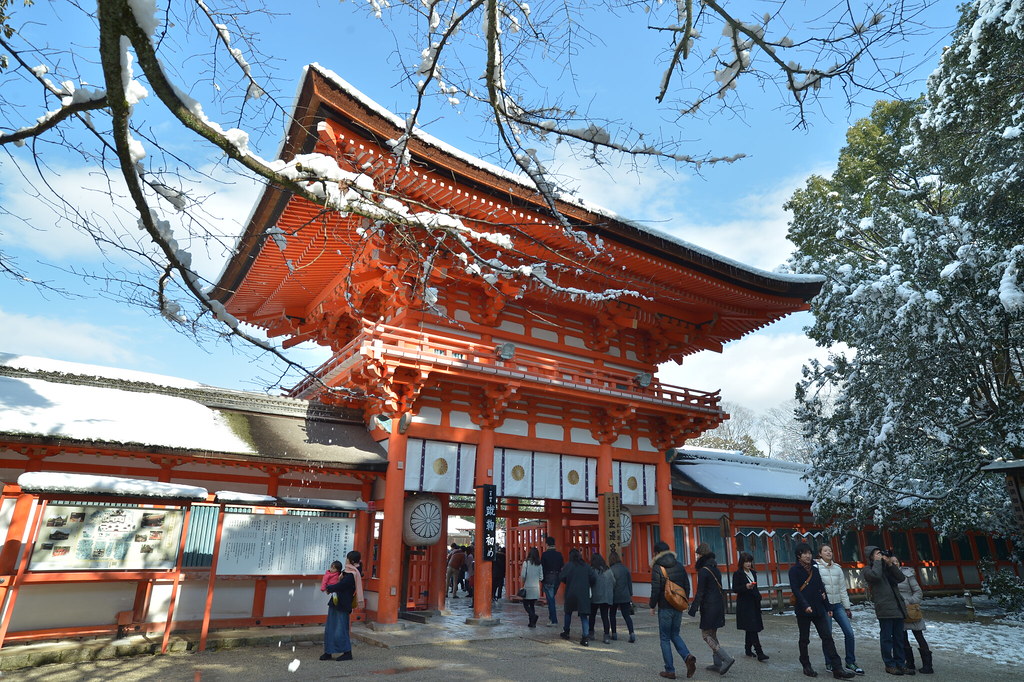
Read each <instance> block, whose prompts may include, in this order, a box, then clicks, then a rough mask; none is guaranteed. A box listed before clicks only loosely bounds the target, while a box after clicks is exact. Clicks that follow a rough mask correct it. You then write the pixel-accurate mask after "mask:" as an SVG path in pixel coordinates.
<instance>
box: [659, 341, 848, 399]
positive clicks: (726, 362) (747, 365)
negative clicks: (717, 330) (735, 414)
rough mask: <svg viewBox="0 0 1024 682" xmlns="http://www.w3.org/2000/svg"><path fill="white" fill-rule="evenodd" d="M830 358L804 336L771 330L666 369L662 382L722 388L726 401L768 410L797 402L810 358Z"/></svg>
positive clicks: (826, 352) (712, 388) (698, 387)
mask: <svg viewBox="0 0 1024 682" xmlns="http://www.w3.org/2000/svg"><path fill="white" fill-rule="evenodd" d="M827 356H828V350H827V349H824V348H819V347H818V346H816V345H815V344H814V341H812V340H811V339H809V338H808V337H807V336H805V335H803V334H799V333H793V332H783V333H771V332H770V331H767V330H766V331H761V332H758V333H756V334H751V335H750V336H746V337H744V338H742V339H740V340H739V341H734V342H732V343H730V344H728V345H726V347H725V350H724V351H723V352H722V353H712V352H708V351H704V352H702V353H698V354H697V355H695V356H691V357H688V358H686V359H685V360H684V361H683V365H682V366H679V365H676V364H674V363H669V364H665V365H662V366H661V367H660V369H659V371H658V378H659V379H660V380H661V381H663V382H665V383H667V384H672V385H675V386H685V387H686V388H691V389H695V390H699V391H716V390H719V389H720V390H721V391H722V393H721V395H722V399H723V400H725V401H727V402H730V403H736V404H738V405H742V406H743V407H748V408H750V409H752V410H754V411H755V412H763V411H765V410H767V409H770V408H773V407H777V406H778V405H779V404H781V403H784V402H786V401H788V400H792V399H793V396H794V387H795V386H796V383H797V382H798V381H799V380H800V369H801V367H802V366H803V365H804V363H806V362H807V360H808V359H810V358H818V359H821V360H825V359H826V357H827Z"/></svg>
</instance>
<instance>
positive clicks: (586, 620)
mask: <svg viewBox="0 0 1024 682" xmlns="http://www.w3.org/2000/svg"><path fill="white" fill-rule="evenodd" d="M572 613H573V612H572V611H570V610H569V609H566V610H565V627H564V628H562V631H563V632H569V624H570V623H572ZM579 616H580V627H581V628H583V638H584V639H586V638H587V637H589V636H590V617H589V615H588V614H586V613H582V612H581V613H580V614H579Z"/></svg>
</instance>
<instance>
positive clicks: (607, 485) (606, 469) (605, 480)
mask: <svg viewBox="0 0 1024 682" xmlns="http://www.w3.org/2000/svg"><path fill="white" fill-rule="evenodd" d="M610 492H612V444H611V442H610V441H609V442H604V441H602V442H601V444H600V445H599V446H598V448H597V528H598V540H597V542H598V548H599V550H600V552H601V556H603V557H604V560H605V561H608V533H607V532H606V529H607V528H608V510H607V509H606V506H605V503H606V500H605V497H604V495H603V493H610Z"/></svg>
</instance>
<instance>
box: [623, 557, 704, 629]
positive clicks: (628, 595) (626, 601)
mask: <svg viewBox="0 0 1024 682" xmlns="http://www.w3.org/2000/svg"><path fill="white" fill-rule="evenodd" d="M608 565H609V567H610V569H611V572H612V574H613V575H614V576H615V592H614V594H612V613H611V616H612V640H616V639H618V638H619V636H618V634H617V633H616V632H615V612H616V611H618V612H621V613H622V620H624V621H625V622H626V627H627V628H629V643H630V644H632V643H633V642H635V641H636V633H635V632H634V630H633V576H631V575H630V574H629V569H628V568H626V565H625V564H623V563H622V559H621V558H620V557H619V553H618V552H616V551H615V550H614V549H613V550H612V551H610V552H608ZM687 591H689V590H687Z"/></svg>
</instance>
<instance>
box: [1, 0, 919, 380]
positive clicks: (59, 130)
mask: <svg viewBox="0 0 1024 682" xmlns="http://www.w3.org/2000/svg"><path fill="white" fill-rule="evenodd" d="M925 6H926V3H925V2H923V0H920V1H915V0H910V1H908V0H877V1H866V2H856V3H840V4H837V5H833V6H830V7H829V8H827V9H822V10H820V11H818V10H817V9H816V10H815V12H814V13H812V14H809V13H807V12H804V11H803V10H802V9H801V8H800V7H799V6H797V7H795V8H791V7H788V6H787V4H786V3H785V2H779V1H778V0H762V1H760V2H757V1H751V2H739V1H738V0H701V1H700V2H690V1H689V0H687V1H684V2H677V3H667V4H666V3H661V2H651V3H647V2H644V3H638V2H632V1H627V2H619V1H618V0H613V1H612V2H610V3H607V4H606V5H605V4H602V5H601V6H599V7H597V8H591V7H589V6H587V5H586V4H585V3H577V2H572V1H568V2H553V3H541V4H539V5H537V6H530V5H529V4H527V3H525V2H509V1H507V0H468V1H466V0H463V1H459V0H422V1H421V0H397V1H396V2H391V3H387V2H378V1H377V0H369V3H368V4H367V5H363V4H357V5H355V10H356V11H358V12H365V11H366V10H367V9H368V10H369V12H370V13H371V14H373V15H376V17H378V18H380V19H381V20H383V21H386V22H387V25H388V26H389V28H390V29H391V30H392V31H393V32H394V33H395V35H396V36H398V35H399V33H404V32H408V33H409V34H410V35H411V36H412V39H411V40H409V41H406V40H402V41H401V42H400V43H399V52H398V57H399V59H400V60H401V67H400V68H401V73H400V74H399V76H400V78H401V79H402V80H403V81H404V83H405V86H406V87H407V91H408V93H409V98H410V102H411V106H410V107H409V108H408V109H407V111H408V112H409V113H408V115H407V118H406V135H404V136H402V137H401V138H399V139H396V140H394V143H393V152H394V154H395V156H396V158H397V159H398V160H399V161H400V162H401V163H406V162H408V154H407V153H406V142H407V140H408V139H409V135H410V134H411V133H412V132H413V131H414V130H417V129H419V128H420V127H421V126H423V125H425V124H424V121H429V120H430V119H431V115H432V114H431V111H430V109H429V107H430V106H431V105H432V104H433V103H436V102H440V104H441V106H446V107H452V106H456V107H459V108H460V110H464V111H465V112H467V113H473V112H476V113H479V114H481V115H482V116H483V117H484V118H485V119H487V120H489V121H490V124H491V129H492V130H493V132H494V139H495V141H496V142H497V143H498V144H497V145H496V146H497V148H498V149H499V150H501V151H500V152H499V154H500V159H499V160H500V161H503V162H504V164H505V165H506V166H507V167H510V168H513V169H516V170H518V171H519V172H521V173H523V174H525V175H526V176H528V177H529V178H530V179H531V180H532V182H533V184H534V185H535V186H536V188H537V191H538V193H539V195H540V196H541V197H543V198H544V199H545V200H546V202H547V204H548V206H549V207H550V209H551V211H552V213H553V215H554V217H555V218H556V220H559V221H561V226H562V229H563V230H564V231H565V233H566V234H567V235H569V236H571V237H572V238H573V239H574V242H575V243H578V244H579V248H580V249H581V250H582V251H583V252H587V251H589V252H590V253H597V252H599V251H600V250H601V244H600V243H598V242H597V241H596V240H593V239H591V238H589V237H588V236H587V235H582V234H580V233H578V232H577V231H576V230H575V229H574V228H573V226H572V225H570V224H569V221H568V220H566V219H565V218H564V217H563V216H561V215H560V214H559V212H558V210H557V208H556V204H555V199H556V198H557V197H558V196H559V193H560V192H561V188H560V187H559V185H558V183H557V178H556V177H555V176H554V175H553V174H552V173H551V172H549V170H548V168H547V166H546V164H547V163H548V161H547V159H548V158H550V150H551V149H552V148H554V147H555V146H557V145H568V146H570V147H573V148H574V149H576V150H577V151H578V153H580V154H583V155H586V156H588V157H589V158H592V159H593V160H594V161H595V162H597V163H600V162H603V161H604V160H606V159H607V158H609V156H614V155H624V156H625V157H627V158H641V159H642V158H653V159H655V160H658V161H660V162H663V163H667V164H682V165H685V166H689V167H693V168H697V169H700V168H703V167H707V166H709V165H712V164H716V163H724V162H732V161H735V160H737V159H738V158H740V157H742V153H732V152H730V153H728V154H725V155H719V156H715V155H711V154H705V153H703V152H693V151H691V150H690V149H689V147H690V146H692V144H693V143H692V142H687V141H685V140H684V139H683V138H684V136H683V135H682V134H680V136H679V138H680V139H671V138H669V139H660V138H659V137H658V136H657V135H654V134H652V133H651V132H649V131H641V130H635V129H634V128H633V127H631V126H630V125H629V124H628V123H616V122H615V119H614V117H612V116H609V117H607V118H602V117H601V116H599V115H596V114H591V113H590V112H589V111H588V110H587V108H586V107H585V106H583V105H581V104H577V103H574V102H572V101H566V100H568V99H569V97H571V96H572V95H573V94H575V93H576V92H578V90H577V89H576V88H574V87H573V85H572V84H570V85H569V86H568V87H565V84H564V83H557V82H555V81H556V80H557V78H555V77H552V80H551V82H549V81H547V80H545V78H546V77H547V76H549V75H550V74H558V77H561V75H562V74H565V73H571V72H572V56H573V54H574V50H575V46H576V45H577V44H578V42H579V41H581V40H595V41H597V40H600V38H601V36H594V35H591V34H590V33H589V29H588V26H589V25H590V24H589V22H591V21H592V17H593V16H594V15H593V14H592V13H593V12H607V11H609V10H611V11H614V12H621V13H623V14H624V15H626V16H627V17H628V18H629V19H630V20H636V19H637V18H639V19H640V21H642V22H645V23H647V25H648V27H649V28H650V29H651V31H652V32H653V33H654V34H655V35H657V36H659V37H664V39H665V40H666V43H667V45H666V55H665V61H664V63H663V64H661V65H660V71H659V72H658V73H653V74H649V75H648V74H638V77H648V76H649V78H650V80H651V83H652V85H651V94H652V101H653V100H656V101H657V102H659V103H661V105H662V106H664V107H665V108H666V111H667V113H668V115H669V116H670V117H674V118H677V119H679V120H681V121H685V120H686V119H687V118H688V117H693V116H699V115H712V114H713V113H714V111H715V108H714V104H715V103H716V102H717V103H720V106H725V107H732V106H739V105H738V104H737V102H738V100H737V99H736V92H735V89H736V88H737V85H738V84H740V83H744V82H747V81H750V82H751V84H752V85H754V86H761V87H763V86H764V85H765V84H767V83H774V84H775V85H776V86H777V87H778V89H779V91H780V93H781V98H782V100H783V101H784V102H786V103H788V104H790V105H791V106H792V107H794V109H795V112H796V114H795V115H796V121H797V122H798V123H802V122H804V120H805V115H806V112H807V109H808V106H809V105H810V104H811V103H812V102H813V101H814V99H815V97H817V96H818V94H819V93H820V92H823V91H824V86H826V85H828V84H829V83H832V82H835V83H837V84H839V85H840V86H841V87H842V88H843V89H844V91H845V92H847V93H850V92H855V91H858V90H861V89H869V90H879V91H886V89H887V88H890V87H894V86H895V84H897V83H898V82H899V78H900V75H899V74H900V66H901V65H900V62H899V60H898V57H899V56H900V55H899V46H898V42H899V40H900V39H901V38H902V37H904V36H905V35H907V34H912V33H915V32H919V31H921V30H923V28H922V26H921V25H920V24H918V23H917V19H918V16H919V14H920V12H921V11H922V10H923V8H924V7H925ZM352 7H353V6H352V5H349V4H346V5H344V6H340V7H334V8H331V7H328V6H327V5H323V6H317V7H316V8H312V9H310V10H309V11H310V12H311V13H312V12H316V13H317V16H316V20H317V21H329V20H331V17H332V16H337V14H338V13H340V12H349V11H352ZM791 9H792V10H795V12H794V13H792V15H791ZM295 11H300V10H295ZM801 12H803V14H804V16H800V14H801ZM273 21H274V17H273V14H272V6H270V5H264V4H263V3H261V2H259V0H252V2H220V1H218V0H186V1H184V2H172V3H156V2H155V0H98V2H96V3H95V4H82V3H78V2H73V1H71V0H57V1H55V2H52V3H45V4H35V5H33V3H32V2H31V1H30V0H23V1H22V3H18V2H17V0H0V29H2V35H0V74H2V76H3V79H4V81H3V84H4V88H3V90H2V92H3V94H0V105H3V106H0V147H3V149H4V152H5V153H6V154H7V155H8V158H9V159H10V161H11V167H12V168H14V169H15V170H14V172H18V171H22V169H23V168H26V167H31V166H33V165H34V166H35V169H36V171H38V173H39V178H40V179H39V180H37V181H35V184H34V186H33V187H32V192H33V197H34V199H35V200H36V201H38V202H39V203H40V204H45V205H47V206H49V207H50V208H51V209H52V211H53V213H54V215H55V218H54V221H57V222H62V223H67V224H70V225H72V226H74V227H75V228H77V229H78V230H80V231H82V232H84V233H85V234H87V235H89V237H90V238H91V239H92V240H94V241H95V243H96V244H97V245H98V247H99V248H100V249H101V250H103V251H104V253H106V254H109V255H110V256H111V263H110V265H109V266H108V267H109V269H108V270H107V271H106V272H101V273H95V274H94V273H89V274H88V275H87V276H88V277H91V278H92V280H93V281H94V282H98V283H99V286H103V287H106V288H107V289H108V290H110V289H113V291H112V292H111V293H113V294H114V295H117V296H119V297H120V298H122V299H126V300H128V301H130V302H133V303H138V304H142V305H144V306H147V307H149V308H151V309H153V310H154V311H156V312H158V313H159V314H162V315H164V316H165V317H166V318H167V319H168V320H170V321H172V322H173V323H174V324H178V325H181V326H183V327H185V328H188V329H189V330H191V331H192V332H193V333H195V334H197V335H198V334H201V333H202V330H203V329H208V327H204V326H203V323H204V322H207V321H214V320H215V321H217V322H219V323H222V325H223V326H221V327H218V328H219V329H220V330H221V333H224V334H226V335H229V336H234V337H240V338H243V339H246V340H247V341H249V342H251V343H254V344H257V345H259V346H260V347H261V348H264V349H265V350H267V351H268V352H271V353H273V354H275V355H277V356H278V358H279V359H280V360H282V361H284V362H285V363H286V365H288V364H290V365H294V363H293V362H292V361H290V360H289V359H288V357H287V356H286V355H284V354H283V353H282V352H281V351H280V349H279V348H277V347H274V346H271V345H270V344H267V343H266V342H264V341H261V340H260V339H258V338H254V337H251V336H249V335H248V333H247V332H246V331H245V330H244V329H243V328H241V327H240V326H239V325H238V322H237V320H234V319H233V318H231V316H230V315H228V314H227V313H226V312H225V311H224V310H223V308H222V307H219V304H217V302H216V301H213V300H211V298H210V297H209V296H208V294H207V290H208V288H209V286H210V282H209V281H207V280H206V279H204V277H203V275H202V274H201V273H200V268H199V267H197V266H196V265H194V263H193V260H194V259H196V258H197V257H198V252H199V251H200V250H206V249H209V250H211V251H212V252H215V256H211V257H210V258H211V259H212V258H223V255H224V252H225V250H227V249H230V248H231V235H227V234H224V233H223V231H222V230H220V229H219V227H218V226H216V225H215V221H214V218H215V216H211V215H210V214H208V213H206V212H205V210H204V204H206V199H208V197H209V196H210V194H211V192H216V191H218V190H219V189H223V188H224V187H225V186H226V185H228V184H229V183H230V182H231V180H232V178H231V175H230V174H231V173H236V174H239V175H241V176H244V177H247V178H250V179H256V180H257V181H259V182H261V183H269V184H272V185H274V186H278V187H281V188H284V189H286V190H288V191H290V192H292V193H294V194H295V195H298V196H301V197H303V198H305V199H307V200H309V201H312V202H315V203H317V204H319V205H321V206H323V208H324V210H325V211H337V212H342V213H346V214H354V215H360V216H364V217H366V218H367V219H369V220H370V221H385V222H387V223H390V224H394V225H396V226H397V227H398V229H399V231H404V232H405V233H407V235H408V238H409V239H415V240H418V241H422V240H427V241H432V242H436V244H438V245H440V244H442V243H444V244H446V245H447V244H459V245H461V248H462V249H463V252H464V254H463V255H466V258H465V261H464V262H465V263H466V268H467V271H468V272H471V273H475V274H476V275H478V276H479V277H480V279H481V287H485V286H488V282H489V281H490V280H489V279H488V277H490V276H491V275H492V274H493V273H492V272H491V271H493V270H495V268H497V269H498V270H500V271H503V270H508V271H517V272H522V273H527V274H525V275H524V276H527V277H531V276H532V277H533V278H534V280H535V281H534V282H533V284H534V285H537V286H547V285H548V283H547V282H546V281H544V278H545V268H544V267H543V266H539V267H531V268H527V269H525V270H524V269H522V268H520V267H519V266H520V265H521V264H520V263H517V262H514V260H511V259H514V257H515V254H516V252H517V250H516V249H505V250H504V251H503V253H504V254H505V257H506V258H507V259H510V260H509V261H508V262H504V263H497V264H495V263H491V262H484V261H483V260H482V259H481V258H480V257H478V256H476V255H475V254H476V250H474V249H473V248H472V243H471V242H472V241H474V240H481V241H493V240H494V239H495V238H496V236H497V235H496V233H479V232H474V231H471V230H466V229H465V225H464V224H463V223H462V221H461V218H460V216H458V215H453V214H445V215H440V214H437V213H434V212H432V211H422V210H420V211H411V210H408V207H405V205H404V204H402V203H401V199H402V197H401V196H398V195H397V193H396V192H394V188H392V187H389V186H384V185H383V184H378V183H374V182H372V181H370V179H369V178H368V177H366V176H360V175H354V174H351V173H345V172H342V171H341V170H340V169H339V167H338V165H337V163H335V162H334V160H333V159H332V158H329V157H323V156H316V155H311V156H309V157H307V158H302V159H291V160H288V162H287V163H286V162H284V161H278V160H275V159H273V157H272V156H270V155H272V154H273V153H274V150H275V149H276V147H275V146H273V145H276V143H277V139H276V133H275V132H274V131H277V130H279V129H280V128H279V127H278V126H279V124H280V123H281V122H282V119H286V118H287V117H288V116H289V112H290V109H289V107H288V105H287V102H285V103H282V102H281V100H280V99H279V96H278V92H279V90H278V88H277V87H276V81H275V76H274V74H273V72H272V70H270V68H269V63H270V62H271V61H272V59H271V58H270V56H268V55H266V54H264V53H263V52H262V51H261V43H260V41H259V39H258V33H257V32H258V31H259V30H266V31H273V30H275V29H274V24H273ZM69 27H74V28H73V29H70V28H69ZM67 31H70V32H71V35H69V34H68V33H67ZM889 57H891V58H894V60H893V61H889V60H888V59H887V58H889ZM855 66H856V69H855ZM293 82H294V78H293V76H292V75H290V74H289V78H288V85H286V86H285V87H286V90H287V91H290V89H291V87H292V86H291V83H293ZM199 84H202V87H199ZM560 93H561V94H560ZM229 122H230V123H229ZM680 127H682V124H681V125H680ZM183 136H184V137H183ZM261 144H262V145H263V146H264V147H266V146H267V145H270V147H269V151H267V150H264V151H263V152H262V155H261V152H260V147H261ZM545 149H548V150H549V151H548V156H545V154H544V151H543V150H545ZM74 156H77V159H73V158H71V157H74ZM70 163H78V164H81V163H85V164H86V166H87V168H89V169H90V170H91V171H94V172H95V174H96V175H97V176H99V177H101V178H103V180H104V182H105V183H106V190H105V191H106V193H107V194H108V197H106V198H105V199H104V200H105V201H107V202H108V203H110V204H113V206H114V209H115V217H114V218H111V217H110V216H109V215H107V214H105V213H101V212H99V211H97V210H95V209H93V208H91V207H90V206H83V205H80V204H76V203H75V202H73V201H70V200H68V199H66V198H65V193H64V192H63V191H62V187H61V186H62V184H63V182H62V180H61V174H60V169H61V168H62V167H63V166H64V165H65V164H70ZM225 168H226V169H227V171H225V170H224V169H225ZM22 172H23V174H25V175H26V176H27V175H28V173H27V172H24V171H22ZM4 210H5V209H3V207H0V212H3V211H4ZM11 218H12V219H15V220H20V219H24V217H23V216H11ZM33 227H35V228H36V229H40V230H46V229H47V225H46V224H38V225H33ZM270 236H272V237H273V238H274V239H275V240H278V239H287V235H270ZM445 248H448V247H447V246H446V247H445ZM456 248H459V247H456ZM422 251H423V253H432V252H434V249H432V248H424V249H423V250H422ZM126 259H128V260H130V261H131V263H129V264H125V263H124V260H126ZM542 265H543V264H542ZM429 268H430V265H429V263H426V262H425V263H424V264H423V268H422V271H423V281H424V282H426V281H428V277H429ZM3 273H6V274H9V275H12V276H15V277H22V278H26V279H27V278H28V274H29V273H26V272H25V271H24V270H23V269H22V267H21V266H20V265H19V264H17V263H14V262H13V261H11V260H10V259H9V258H7V257H5V256H4V254H3V252H2V251H0V274H3ZM528 273H533V274H532V275H530V274H528ZM592 293H595V294H597V295H602V296H606V297H617V296H623V295H628V294H629V292H628V291H626V292H623V291H619V290H616V289H611V290H608V291H605V292H592Z"/></svg>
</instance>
